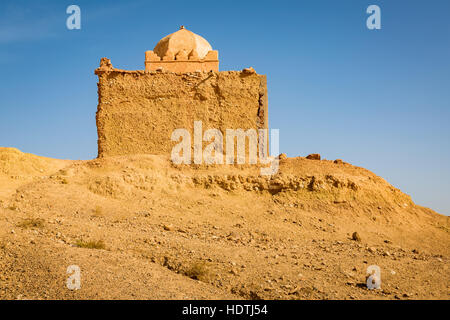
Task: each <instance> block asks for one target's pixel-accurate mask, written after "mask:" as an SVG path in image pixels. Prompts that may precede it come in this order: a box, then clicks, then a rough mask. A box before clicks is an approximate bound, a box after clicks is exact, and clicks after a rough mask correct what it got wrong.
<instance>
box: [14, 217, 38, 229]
mask: <svg viewBox="0 0 450 320" xmlns="http://www.w3.org/2000/svg"><path fill="white" fill-rule="evenodd" d="M17 226H18V227H20V228H24V229H28V228H42V227H43V226H44V220H43V219H39V218H29V219H25V220H23V221H22V222H20V223H19V224H17Z"/></svg>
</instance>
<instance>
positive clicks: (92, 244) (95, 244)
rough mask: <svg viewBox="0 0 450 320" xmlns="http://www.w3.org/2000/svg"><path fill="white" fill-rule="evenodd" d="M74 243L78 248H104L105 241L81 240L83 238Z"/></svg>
mask: <svg viewBox="0 0 450 320" xmlns="http://www.w3.org/2000/svg"><path fill="white" fill-rule="evenodd" d="M75 245H76V246H77V247H78V248H87V249H105V248H106V246H105V243H104V242H103V240H98V241H93V240H90V241H83V240H77V241H76V242H75Z"/></svg>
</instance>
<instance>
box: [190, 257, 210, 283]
mask: <svg viewBox="0 0 450 320" xmlns="http://www.w3.org/2000/svg"><path fill="white" fill-rule="evenodd" d="M184 274H185V275H186V276H188V277H189V278H191V279H194V280H202V281H206V280H207V279H208V276H209V271H208V267H207V265H206V263H205V262H203V261H200V262H196V263H194V264H193V265H192V266H190V267H189V268H188V269H187V270H186V272H185V273H184Z"/></svg>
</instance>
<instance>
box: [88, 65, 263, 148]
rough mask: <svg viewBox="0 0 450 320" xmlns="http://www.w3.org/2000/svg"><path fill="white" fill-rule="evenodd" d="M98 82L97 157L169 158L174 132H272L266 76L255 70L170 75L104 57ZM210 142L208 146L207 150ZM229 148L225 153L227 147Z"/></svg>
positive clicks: (97, 72) (204, 144) (173, 143)
mask: <svg viewBox="0 0 450 320" xmlns="http://www.w3.org/2000/svg"><path fill="white" fill-rule="evenodd" d="M96 74H97V75H98V77H99V82H98V101H99V103H98V110H97V131H98V156H99V157H105V156H115V155H126V154H167V155H170V153H171V151H172V148H173V146H175V145H176V144H177V143H178V142H174V141H171V135H172V132H173V131H174V130H175V129H179V128H184V129H187V130H188V131H189V132H190V133H191V137H192V144H193V137H194V135H193V127H194V121H202V123H203V132H204V131H205V130H207V129H212V128H215V129H219V130H220V131H221V132H222V134H223V135H224V148H225V140H226V139H225V133H226V129H244V130H246V129H255V130H257V129H265V128H268V112H267V111H268V110H267V86H266V76H264V75H259V74H256V73H255V72H254V71H253V69H244V70H243V71H242V72H238V71H224V72H194V73H166V72H146V71H125V70H118V69H114V68H112V65H111V64H110V62H109V60H108V59H102V63H101V66H100V68H98V69H97V70H96ZM208 144H209V142H203V148H205V146H206V145H208ZM224 150H225V149H224Z"/></svg>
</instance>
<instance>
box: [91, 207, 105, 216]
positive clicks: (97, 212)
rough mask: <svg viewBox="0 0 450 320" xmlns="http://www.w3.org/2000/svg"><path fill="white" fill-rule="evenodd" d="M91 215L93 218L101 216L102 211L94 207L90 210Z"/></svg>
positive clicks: (100, 208)
mask: <svg viewBox="0 0 450 320" xmlns="http://www.w3.org/2000/svg"><path fill="white" fill-rule="evenodd" d="M92 215H93V216H95V217H100V216H102V215H103V209H102V207H100V206H96V207H95V209H94V210H92Z"/></svg>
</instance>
